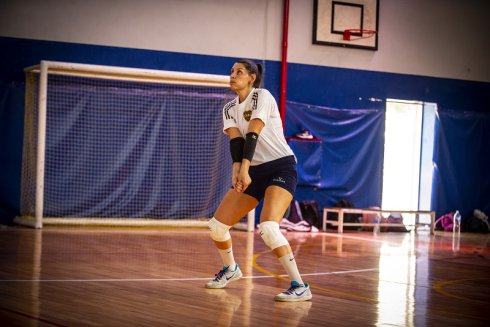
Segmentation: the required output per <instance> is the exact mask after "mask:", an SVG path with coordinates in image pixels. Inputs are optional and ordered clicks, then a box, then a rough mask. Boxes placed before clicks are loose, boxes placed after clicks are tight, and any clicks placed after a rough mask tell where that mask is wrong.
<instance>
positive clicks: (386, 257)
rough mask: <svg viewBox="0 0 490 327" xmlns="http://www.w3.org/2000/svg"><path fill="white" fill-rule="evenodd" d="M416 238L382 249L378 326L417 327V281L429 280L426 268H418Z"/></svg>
mask: <svg viewBox="0 0 490 327" xmlns="http://www.w3.org/2000/svg"><path fill="white" fill-rule="evenodd" d="M416 237H417V236H416V234H414V233H407V234H406V235H405V237H404V238H402V239H401V241H400V243H398V244H394V243H392V242H383V243H382V245H381V247H380V249H379V283H378V308H377V309H378V312H377V314H378V319H377V326H386V325H390V326H414V325H415V324H414V312H415V308H414V306H415V287H416V285H417V282H418V280H417V278H420V277H423V276H427V266H426V265H425V266H424V265H420V266H419V265H417V257H416V251H415V241H416ZM421 250H422V249H421V248H418V249H417V251H421Z"/></svg>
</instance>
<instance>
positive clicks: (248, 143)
mask: <svg viewBox="0 0 490 327" xmlns="http://www.w3.org/2000/svg"><path fill="white" fill-rule="evenodd" d="M258 138H259V134H257V133H254V132H249V133H247V135H246V138H245V146H244V147H243V159H247V160H248V161H250V162H251V161H252V158H253V157H254V153H255V146H256V145H257V140H258Z"/></svg>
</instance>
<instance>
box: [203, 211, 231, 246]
mask: <svg viewBox="0 0 490 327" xmlns="http://www.w3.org/2000/svg"><path fill="white" fill-rule="evenodd" d="M208 228H209V233H210V234H211V238H212V239H213V240H214V241H217V242H224V241H228V240H229V239H230V238H231V235H230V228H231V226H228V225H225V224H223V223H222V222H220V221H218V220H217V219H216V218H214V217H213V218H211V219H210V220H209V222H208Z"/></svg>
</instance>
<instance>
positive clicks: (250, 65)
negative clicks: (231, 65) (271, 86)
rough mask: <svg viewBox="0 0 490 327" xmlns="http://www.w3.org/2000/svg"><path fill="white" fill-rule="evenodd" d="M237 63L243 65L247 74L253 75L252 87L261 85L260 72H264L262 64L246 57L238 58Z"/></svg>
mask: <svg viewBox="0 0 490 327" xmlns="http://www.w3.org/2000/svg"><path fill="white" fill-rule="evenodd" d="M237 63H240V64H242V65H243V66H245V69H246V70H247V71H248V72H249V74H254V75H255V81H254V84H253V87H255V88H259V87H260V86H261V85H262V74H263V73H264V67H263V66H262V64H256V63H254V62H253V61H252V60H248V59H241V60H238V61H237Z"/></svg>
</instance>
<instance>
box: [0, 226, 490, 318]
mask: <svg viewBox="0 0 490 327" xmlns="http://www.w3.org/2000/svg"><path fill="white" fill-rule="evenodd" d="M0 227H1V226H0ZM232 236H233V241H234V252H235V257H236V259H237V261H238V263H239V264H240V265H241V268H242V270H243V272H244V278H243V279H241V280H239V281H236V282H234V283H231V284H229V285H228V287H227V288H226V289H222V290H207V289H205V288H204V287H203V285H204V283H205V282H206V281H207V280H209V279H210V278H211V277H213V275H214V274H215V273H216V272H217V271H218V270H219V268H220V260H219V255H218V252H217V251H216V249H215V248H214V246H213V244H212V242H211V240H210V238H209V236H208V232H207V230H204V229H165V228H67V227H45V228H44V229H42V230H34V229H28V228H22V227H5V226H3V227H1V228H0V325H1V326H196V327H197V326H235V327H237V326H278V327H279V326H281V327H282V326H489V325H490V314H489V311H487V310H489V308H490V248H489V240H490V238H489V235H487V234H462V235H461V237H460V239H459V242H458V240H457V239H456V240H453V237H452V234H451V233H442V232H438V233H436V235H435V236H430V235H429V233H428V231H420V232H418V233H414V232H411V233H382V234H381V235H378V236H376V235H373V234H372V233H369V232H357V231H351V232H346V233H344V235H343V236H340V237H339V236H338V235H337V234H335V233H334V232H328V233H321V232H320V233H299V232H289V233H287V234H286V236H287V238H288V239H289V241H290V243H291V246H292V248H293V251H294V253H295V255H296V260H297V262H298V265H299V268H300V271H301V273H302V275H303V276H304V279H305V280H306V281H308V282H310V283H311V287H312V292H313V299H312V301H311V302H300V303H277V302H274V301H273V296H274V295H275V294H276V293H279V292H281V291H283V290H284V289H286V288H287V287H288V285H289V283H288V281H287V280H286V279H285V278H284V275H282V274H283V269H282V267H281V266H280V264H279V262H278V260H277V259H276V258H275V257H274V256H273V254H272V253H271V252H270V251H269V250H268V249H267V248H266V247H265V245H264V244H263V242H262V239H261V238H260V236H259V235H258V234H257V233H256V232H255V233H251V232H243V231H235V230H233V231H232Z"/></svg>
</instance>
